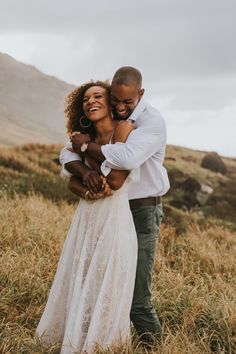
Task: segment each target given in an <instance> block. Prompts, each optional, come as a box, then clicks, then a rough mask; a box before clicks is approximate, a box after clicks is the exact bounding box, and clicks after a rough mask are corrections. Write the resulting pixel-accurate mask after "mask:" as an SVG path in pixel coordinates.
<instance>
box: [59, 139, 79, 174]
mask: <svg viewBox="0 0 236 354" xmlns="http://www.w3.org/2000/svg"><path fill="white" fill-rule="evenodd" d="M67 145H68V144H66V145H65V146H64V147H63V149H62V150H61V153H60V157H59V160H60V163H61V165H62V168H61V173H60V176H61V177H62V178H69V177H71V176H72V174H71V173H70V172H69V171H67V170H66V168H65V164H67V163H68V162H71V161H81V157H80V155H79V154H77V153H75V152H73V151H70V150H68V146H67Z"/></svg>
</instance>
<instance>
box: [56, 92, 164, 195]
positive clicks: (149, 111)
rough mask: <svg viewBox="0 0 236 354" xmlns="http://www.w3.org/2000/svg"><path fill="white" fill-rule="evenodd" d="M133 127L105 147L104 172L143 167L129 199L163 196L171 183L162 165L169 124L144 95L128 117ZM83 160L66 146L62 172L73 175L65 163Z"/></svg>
mask: <svg viewBox="0 0 236 354" xmlns="http://www.w3.org/2000/svg"><path fill="white" fill-rule="evenodd" d="M129 120H131V121H133V122H134V124H135V126H136V129H134V130H133V131H132V132H131V133H130V135H129V136H128V139H127V141H126V142H125V143H116V144H107V145H103V146H102V153H103V155H104V156H105V161H104V162H103V163H102V166H101V171H102V173H103V174H104V175H105V176H107V175H108V173H109V172H110V170H111V169H112V168H113V169H118V170H133V169H138V168H139V169H140V178H139V179H137V180H136V182H134V183H132V184H130V188H129V199H138V198H146V197H152V196H162V195H164V194H165V193H166V192H167V191H168V189H169V187H170V185H169V179H168V175H167V171H166V169H165V167H164V166H163V161H164V155H165V147H166V125H165V121H164V119H163V118H162V116H161V114H160V113H159V111H158V110H156V109H155V108H153V107H152V106H151V105H150V104H148V103H147V102H146V101H145V100H144V99H143V98H142V99H141V100H140V101H139V103H138V105H137V107H136V108H135V110H134V111H133V113H132V114H131V116H130V117H129ZM74 160H80V157H79V155H78V154H75V153H73V152H70V151H68V150H67V149H66V147H64V148H63V149H62V151H61V155H60V161H61V164H62V166H63V168H62V173H61V175H62V176H63V175H64V176H65V175H67V176H68V175H70V174H69V172H67V171H66V170H65V168H64V165H65V164H66V163H68V162H70V161H74Z"/></svg>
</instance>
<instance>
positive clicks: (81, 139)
mask: <svg viewBox="0 0 236 354" xmlns="http://www.w3.org/2000/svg"><path fill="white" fill-rule="evenodd" d="M90 140H91V138H90V135H89V134H81V133H80V132H73V133H72V134H71V136H70V141H71V144H72V148H73V151H74V152H76V153H78V154H80V153H81V146H82V145H83V144H84V143H88V142H90Z"/></svg>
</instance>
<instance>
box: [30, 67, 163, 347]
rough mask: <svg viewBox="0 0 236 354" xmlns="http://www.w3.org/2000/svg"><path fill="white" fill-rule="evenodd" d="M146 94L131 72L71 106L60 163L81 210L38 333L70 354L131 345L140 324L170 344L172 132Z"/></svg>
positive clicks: (75, 94)
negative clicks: (160, 242) (161, 306)
mask: <svg viewBox="0 0 236 354" xmlns="http://www.w3.org/2000/svg"><path fill="white" fill-rule="evenodd" d="M143 94H144V90H143V89H142V76H141V73H140V72H139V71H138V70H137V69H135V68H133V67H122V68H120V69H119V70H118V71H117V72H116V73H115V75H114V77H113V80H112V83H111V86H110V85H109V84H108V83H106V82H102V81H97V82H89V83H87V84H84V85H82V86H80V87H79V88H77V89H75V90H74V91H72V92H71V93H70V94H69V96H68V97H67V105H66V110H65V112H66V117H67V129H68V133H70V137H71V138H70V144H69V145H66V146H65V147H64V148H63V149H62V151H61V156H60V159H61V163H62V165H63V168H62V174H64V175H67V176H69V177H70V181H69V189H70V190H71V191H72V192H74V193H76V194H77V195H78V196H79V197H80V202H79V205H78V207H77V210H76V212H75V215H74V218H73V221H72V224H71V226H70V229H69V232H68V235H67V238H66V240H65V243H64V246H63V250H62V254H61V257H60V260H59V264H58V268H57V272H56V275H55V279H54V282H53V285H52V288H51V290H50V294H49V298H48V302H47V304H46V308H45V310H44V313H43V315H42V318H41V320H40V322H39V325H38V327H37V331H36V333H37V335H38V336H39V337H40V339H41V341H42V342H43V343H45V344H54V343H61V354H72V353H89V354H90V353H93V352H94V351H95V348H97V347H100V348H102V349H106V348H108V347H112V346H113V347H115V346H120V345H123V344H125V343H126V342H127V341H128V340H129V338H130V320H131V321H132V323H133V326H134V328H135V330H136V332H137V334H138V335H139V336H140V339H141V340H142V341H143V342H150V341H151V340H152V339H153V338H156V339H157V340H158V339H160V336H161V326H160V322H159V320H158V317H157V314H156V311H155V309H154V307H153V305H152V302H151V279H152V268H153V263H154V257H155V250H156V241H157V237H158V232H159V226H160V222H161V218H162V204H161V196H162V195H164V194H165V193H166V192H167V190H168V189H169V181H168V176H167V172H166V170H165V168H164V167H163V160H164V154H165V147H166V127H165V122H164V120H163V118H162V116H161V115H160V113H159V112H158V111H157V110H156V109H154V108H153V107H152V106H150V105H149V104H148V103H147V102H146V101H145V100H144V99H143Z"/></svg>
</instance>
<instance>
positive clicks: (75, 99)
mask: <svg viewBox="0 0 236 354" xmlns="http://www.w3.org/2000/svg"><path fill="white" fill-rule="evenodd" d="M93 86H100V87H103V88H105V89H106V90H107V94H108V102H110V96H111V88H110V84H109V83H108V81H91V82H88V83H86V84H83V85H81V86H80V87H77V88H76V89H74V90H73V91H72V92H70V93H69V95H68V96H67V98H66V104H65V116H66V118H67V124H66V127H67V132H68V134H70V133H72V132H74V131H79V132H81V133H83V134H90V135H91V137H94V136H95V134H96V131H95V128H94V125H93V124H91V125H90V126H89V127H88V128H84V127H83V126H81V124H80V119H81V117H83V116H84V115H85V114H84V110H83V98H84V94H85V92H86V91H87V90H88V89H89V88H90V87H93Z"/></svg>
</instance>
